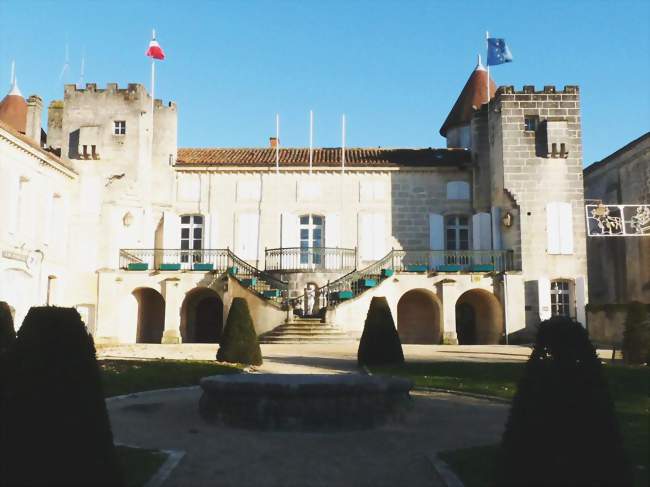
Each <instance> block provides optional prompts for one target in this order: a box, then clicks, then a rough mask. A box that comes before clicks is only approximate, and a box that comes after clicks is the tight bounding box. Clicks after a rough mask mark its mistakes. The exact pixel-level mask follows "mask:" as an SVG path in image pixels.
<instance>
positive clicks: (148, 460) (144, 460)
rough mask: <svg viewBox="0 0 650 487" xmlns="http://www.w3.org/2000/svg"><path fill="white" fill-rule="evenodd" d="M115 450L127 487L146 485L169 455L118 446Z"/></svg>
mask: <svg viewBox="0 0 650 487" xmlns="http://www.w3.org/2000/svg"><path fill="white" fill-rule="evenodd" d="M115 449H116V451H117V460H118V462H119V463H120V465H121V466H122V471H123V472H124V476H125V479H124V480H125V481H126V486H127V487H141V486H143V485H144V484H146V483H147V481H148V480H149V479H150V478H151V477H152V476H153V475H154V474H155V473H156V472H157V471H158V469H159V468H160V467H161V466H162V464H163V463H164V461H165V460H166V459H167V454H166V453H163V452H161V451H158V450H147V449H145V448H131V447H129V446H118V447H115Z"/></svg>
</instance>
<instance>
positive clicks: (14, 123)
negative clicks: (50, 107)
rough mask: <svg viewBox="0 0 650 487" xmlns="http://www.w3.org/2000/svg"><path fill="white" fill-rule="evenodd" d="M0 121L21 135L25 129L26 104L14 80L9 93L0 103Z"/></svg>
mask: <svg viewBox="0 0 650 487" xmlns="http://www.w3.org/2000/svg"><path fill="white" fill-rule="evenodd" d="M0 120H2V121H3V122H5V123H6V124H7V125H9V126H10V127H12V128H14V129H15V130H17V131H18V132H20V133H21V134H24V133H25V129H26V127H27V102H26V101H25V99H24V98H23V95H22V94H21V93H20V90H19V89H18V85H17V84H16V81H15V80H14V82H13V84H12V85H11V91H9V94H7V96H5V97H4V98H3V99H2V101H0Z"/></svg>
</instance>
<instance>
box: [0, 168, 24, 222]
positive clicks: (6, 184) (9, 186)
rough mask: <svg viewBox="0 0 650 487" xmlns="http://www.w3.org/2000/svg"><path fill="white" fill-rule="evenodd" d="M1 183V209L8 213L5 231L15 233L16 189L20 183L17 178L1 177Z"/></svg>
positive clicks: (16, 215)
mask: <svg viewBox="0 0 650 487" xmlns="http://www.w3.org/2000/svg"><path fill="white" fill-rule="evenodd" d="M0 183H2V193H1V194H0V198H2V203H3V204H2V208H5V210H4V211H6V212H8V215H7V216H8V220H9V221H8V222H7V230H8V232H9V233H16V230H17V227H18V189H19V187H20V181H19V178H18V176H13V175H10V176H3V177H2V178H0Z"/></svg>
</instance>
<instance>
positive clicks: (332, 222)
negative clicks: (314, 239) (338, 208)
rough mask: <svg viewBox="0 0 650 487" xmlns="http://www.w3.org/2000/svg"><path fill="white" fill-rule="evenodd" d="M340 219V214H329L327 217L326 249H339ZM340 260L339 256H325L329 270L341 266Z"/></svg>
mask: <svg viewBox="0 0 650 487" xmlns="http://www.w3.org/2000/svg"><path fill="white" fill-rule="evenodd" d="M339 220H340V218H339V214H338V213H328V214H327V215H325V247H331V248H335V247H339V246H340V245H341V242H340V239H339V232H340V221H339ZM339 261H340V258H339V256H338V255H335V254H334V255H329V254H327V255H325V267H326V268H327V269H336V267H337V266H338V265H339Z"/></svg>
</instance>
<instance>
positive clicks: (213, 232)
mask: <svg viewBox="0 0 650 487" xmlns="http://www.w3.org/2000/svg"><path fill="white" fill-rule="evenodd" d="M205 220H206V222H207V224H208V228H207V230H206V231H205V234H206V235H207V238H208V244H209V245H210V246H209V247H207V248H209V249H216V248H218V247H219V245H218V243H217V242H218V240H217V237H218V235H219V226H218V223H219V222H218V220H217V212H216V211H213V212H211V213H209V214H208V215H206V218H205Z"/></svg>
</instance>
